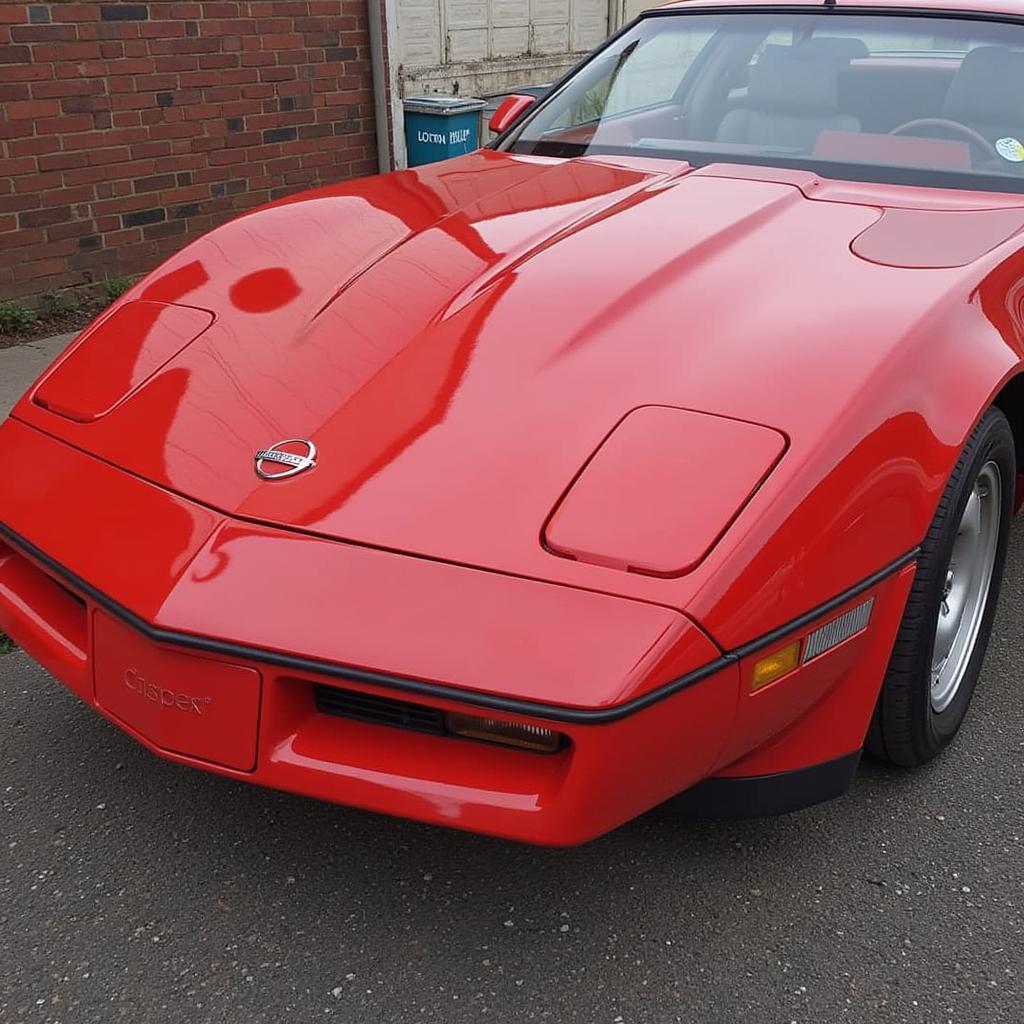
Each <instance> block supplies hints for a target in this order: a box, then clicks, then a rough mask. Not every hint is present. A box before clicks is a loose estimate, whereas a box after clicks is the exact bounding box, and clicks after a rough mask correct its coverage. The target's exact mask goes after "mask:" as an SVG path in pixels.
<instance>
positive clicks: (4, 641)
mask: <svg viewBox="0 0 1024 1024" xmlns="http://www.w3.org/2000/svg"><path fill="white" fill-rule="evenodd" d="M14 647H15V644H14V641H13V640H12V639H11V638H10V637H9V636H8V635H7V634H6V633H2V632H0V654H9V653H10V652H11V651H13V650H14Z"/></svg>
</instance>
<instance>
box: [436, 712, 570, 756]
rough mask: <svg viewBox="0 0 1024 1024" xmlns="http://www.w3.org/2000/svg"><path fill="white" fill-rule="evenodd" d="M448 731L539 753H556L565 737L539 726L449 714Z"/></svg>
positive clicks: (446, 721)
mask: <svg viewBox="0 0 1024 1024" xmlns="http://www.w3.org/2000/svg"><path fill="white" fill-rule="evenodd" d="M445 724H446V725H447V726H448V731H449V732H450V733H452V734H453V735H455V736H463V737H465V738H466V739H470V740H485V741H486V742H488V743H501V744H503V745H504V746H506V747H518V748H519V749H520V750H533V751H536V752H537V753H539V754H553V753H555V751H556V750H559V749H560V748H561V747H562V746H563V744H564V743H565V737H564V736H563V735H562V734H561V733H558V732H552V730H551V729H544V728H542V727H541V726H539V725H524V724H522V723H521V722H506V721H502V720H501V719H500V718H482V717H480V716H478V715H462V714H453V713H449V714H447V715H445Z"/></svg>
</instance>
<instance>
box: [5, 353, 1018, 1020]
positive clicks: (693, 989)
mask: <svg viewBox="0 0 1024 1024" xmlns="http://www.w3.org/2000/svg"><path fill="white" fill-rule="evenodd" d="M0 355H6V353H0ZM29 355H30V354H29ZM11 358H12V359H13V358H14V357H11ZM17 358H20V359H26V358H28V356H26V355H25V354H24V353H23V354H21V355H20V356H18V357H17ZM39 358H40V361H41V360H42V359H43V358H44V356H43V355H41V356H40V357H39ZM7 366H8V364H4V363H0V385H2V383H3V381H4V380H7V381H10V380H11V377H10V376H9V374H8V372H7ZM41 368H42V366H41V365H40V369H41ZM2 397H3V395H2V394H0V398H2ZM1022 608H1024V522H1022V523H1020V524H1018V526H1017V527H1016V529H1015V532H1014V536H1013V546H1012V551H1011V558H1010V566H1009V570H1008V577H1007V581H1006V585H1005V589H1004V594H1003V600H1002V602H1001V607H1000V614H999V618H998V622H997V626H996V631H995V637H994V639H993V644H992V647H991V649H990V653H989V658H988V662H987V667H986V671H985V673H984V677H983V679H982V683H981V686H980V690H979V692H978V694H977V697H976V699H975V704H974V707H973V708H972V711H971V714H970V717H969V719H968V721H967V723H966V725H965V727H964V731H963V733H962V735H961V737H960V740H959V742H958V743H957V744H956V745H955V746H954V747H953V748H951V749H950V750H949V751H948V752H947V753H946V754H945V755H944V756H943V757H942V758H941V759H940V760H939V761H938V762H937V763H935V764H934V765H932V766H930V767H929V768H927V769H926V770H924V771H921V772H919V773H916V774H904V773H900V772H893V771H890V770H887V769H885V768H882V767H880V766H878V765H875V764H865V765H864V766H862V768H861V770H860V773H859V776H858V778H857V780H856V783H855V785H854V788H853V790H852V792H851V794H850V795H849V796H848V797H846V798H844V799H842V800H839V801H836V802H834V803H831V804H828V805H824V806H821V807H817V808H812V809H809V810H807V811H803V812H800V813H798V814H794V815H790V816H788V817H785V818H778V819H769V820H764V821H746V822H711V821H699V820H689V821H687V820H678V819H673V818H671V817H669V816H667V815H665V814H664V813H663V812H654V813H652V814H649V815H647V816H646V817H644V818H642V819H640V820H638V821H636V822H633V823H631V824H629V825H626V826H624V827H623V828H621V829H619V830H618V831H616V832H614V833H612V834H611V835H608V836H606V837H604V838H602V839H600V840H597V841H595V842H593V843H590V844H589V845H587V846H584V847H581V848H578V849H573V850H541V849H532V848H529V847H524V846H518V845H514V844H510V843H506V842H500V841H497V840H492V839H487V838H483V837H478V836H473V835H468V834H464V833H458V832H452V831H446V830H443V829H440V828H434V827H429V826H424V825H418V824H413V823H410V822H405V821H401V820H396V819H391V818H385V817H380V816H375V815H371V814H367V813H364V812H360V811H355V810H350V809H347V808H344V807H335V806H330V805H327V804H320V803H316V802H313V801H309V800H305V799H302V798H299V797H294V796H289V795H286V794H281V793H275V792H271V791H268V790H263V789H258V788H255V787H251V786H246V785H243V784H240V783H235V782H232V781H229V780H225V779H220V778H216V777H213V776H209V775H206V774H203V773H200V772H196V771H191V770H189V769H186V768H181V767H177V766H174V765H171V764H167V763H165V762H163V761H161V760H159V759H157V758H155V757H153V756H152V755H150V754H149V753H147V752H146V751H145V750H144V749H142V748H141V747H139V746H137V745H136V744H135V743H134V742H133V741H132V740H130V739H129V738H128V737H127V736H125V735H124V734H122V733H120V732H119V731H118V730H117V729H116V728H114V727H113V726H112V725H110V724H108V723H107V722H105V721H104V720H103V719H101V718H100V717H99V716H98V715H96V714H94V713H93V712H91V711H89V710H88V709H87V708H86V707H85V706H84V705H82V704H81V703H80V702H78V701H77V700H76V699H75V698H74V697H72V696H71V695H70V694H68V693H67V692H66V691H65V690H64V689H63V688H62V687H61V686H60V685H59V684H58V683H56V682H55V681H54V680H53V679H52V678H50V677H49V676H47V675H46V673H45V672H43V671H42V670H41V669H39V668H38V667H37V666H36V665H34V664H33V663H32V662H31V661H30V659H29V658H28V657H27V656H25V655H24V654H22V653H21V652H14V653H12V654H7V655H0V1024H15V1022H22V1021H30V1022H47V1024H58V1022H59V1024H93V1022H95V1024H111V1022H115V1021H122V1020H124V1021H130V1022H132V1024H164V1022H174V1024H177V1022H187V1024H207V1022H210V1024H213V1022H217V1024H262V1022H268V1024H283V1022H286V1021H287V1022H292V1021H300V1022H306V1021H319V1020H331V1021H343V1022H352V1024H378V1022H380V1024H413V1022H438V1024H462V1022H469V1021H472V1022H485V1021H496V1022H520V1021H551V1022H582V1024H648V1022H649V1024H670V1022H676V1021H682V1022H687V1024H690V1022H693V1024H719V1022H721V1024H748V1022H749V1024H776V1022H778V1024H789V1022H799V1024H832V1022H846V1021H850V1022H865V1024H868V1022H870V1024H888V1022H913V1024H945V1022H951V1024H1002V1022H1007V1024H1021V1022H1022V1021H1024V998H1022V997H1024V980H1022V972H1024V922H1022V913H1021V908H1022V905H1024V863H1022V861H1024V840H1022V836H1024V794H1022V780H1024V699H1022V696H1024V687H1022V676H1024V666H1022V660H1024V659H1022V651H1024V616H1022V614H1021V610H1022Z"/></svg>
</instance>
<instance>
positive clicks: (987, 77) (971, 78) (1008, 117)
mask: <svg viewBox="0 0 1024 1024" xmlns="http://www.w3.org/2000/svg"><path fill="white" fill-rule="evenodd" d="M944 114H945V116H946V117H948V118H950V119H951V120H953V121H962V122H964V123H966V124H999V123H1006V124H1009V125H1013V124H1017V125H1024V53H1022V52H1021V51H1019V50H1008V49H1007V48H1006V47H1005V46H979V47H978V48H977V49H974V50H971V52H970V53H968V54H967V56H966V57H964V60H963V63H962V64H961V65H960V70H959V71H957V73H956V76H955V77H954V79H953V81H952V82H951V83H950V86H949V92H948V93H947V94H946V104H945V108H944Z"/></svg>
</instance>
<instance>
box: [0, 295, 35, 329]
mask: <svg viewBox="0 0 1024 1024" xmlns="http://www.w3.org/2000/svg"><path fill="white" fill-rule="evenodd" d="M35 322H36V315H35V313H33V312H32V310H31V309H28V308H27V307H25V306H23V305H22V304H21V303H20V302H15V301H14V300H13V299H0V331H3V333H4V334H23V333H24V332H25V331H27V330H29V328H31V327H32V325H33V324H34V323H35Z"/></svg>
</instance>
